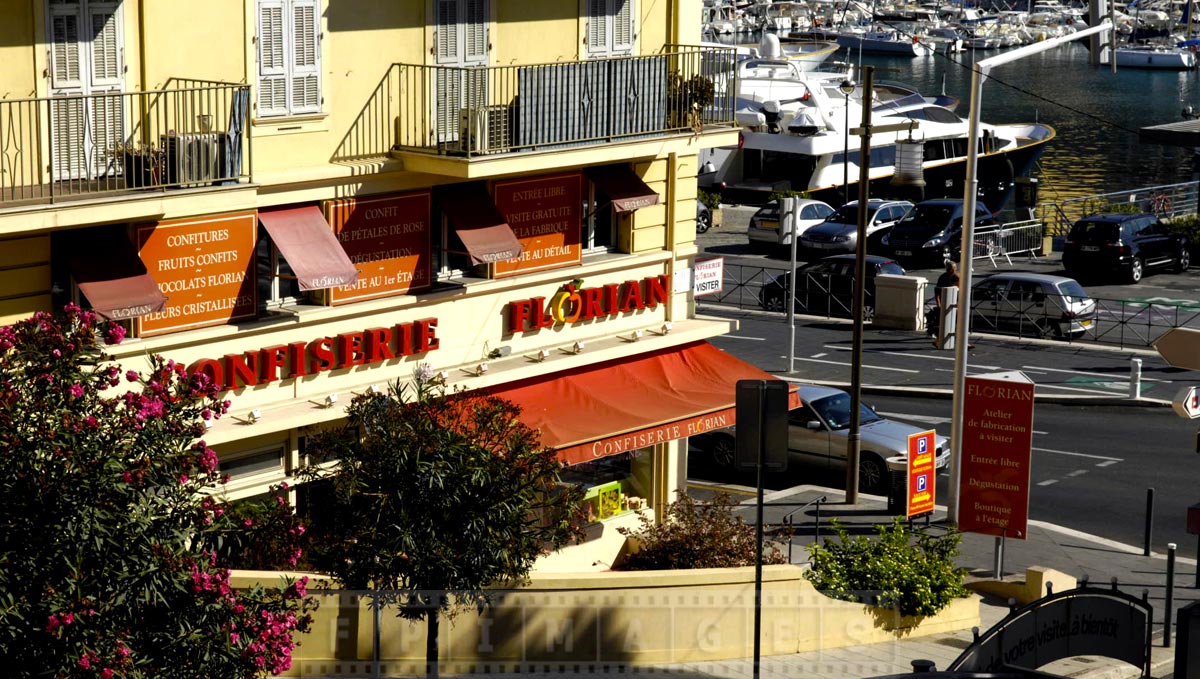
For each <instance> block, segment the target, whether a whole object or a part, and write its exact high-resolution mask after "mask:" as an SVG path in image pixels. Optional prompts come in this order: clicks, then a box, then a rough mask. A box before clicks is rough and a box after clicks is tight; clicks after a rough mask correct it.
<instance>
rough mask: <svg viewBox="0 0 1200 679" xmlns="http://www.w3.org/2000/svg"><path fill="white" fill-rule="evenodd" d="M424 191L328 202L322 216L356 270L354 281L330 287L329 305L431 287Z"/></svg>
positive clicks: (428, 205)
mask: <svg viewBox="0 0 1200 679" xmlns="http://www.w3.org/2000/svg"><path fill="white" fill-rule="evenodd" d="M431 195H432V194H430V192H429V191H421V192H418V193H410V194H405V195H396V196H386V197H382V198H371V199H367V200H358V199H355V198H348V199H345V200H330V201H326V203H325V218H326V219H327V220H329V225H330V226H332V227H333V233H334V234H335V235H336V236H337V239H338V242H339V243H341V244H342V249H344V250H345V251H346V255H347V256H349V257H350V261H351V262H354V265H355V267H357V268H358V271H359V276H358V282H357V283H355V284H354V285H345V286H341V287H337V288H333V289H331V290H330V295H331V300H330V301H331V302H332V303H333V304H345V303H346V302H358V301H361V300H364V299H374V298H376V297H387V296H388V295H401V294H404V293H406V292H412V291H415V290H423V289H425V288H428V287H430V286H432V285H433V256H432V252H431V247H432V246H431V244H430V230H429V224H430V221H431V217H430V211H431V209H432V208H431V205H432V198H431Z"/></svg>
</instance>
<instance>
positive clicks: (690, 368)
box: [492, 342, 800, 464]
mask: <svg viewBox="0 0 1200 679" xmlns="http://www.w3.org/2000/svg"><path fill="white" fill-rule="evenodd" d="M743 379H775V377H774V376H773V375H771V374H769V373H766V372H763V371H762V370H760V369H758V368H756V367H754V366H752V365H750V364H749V363H746V362H744V361H742V360H739V359H737V358H734V357H733V356H730V355H729V354H727V353H725V352H723V351H721V350H720V349H717V348H716V347H714V346H712V345H711V344H709V343H707V342H695V343H692V344H686V345H683V346H681V347H671V348H668V349H662V350H659V351H653V352H649V353H645V354H640V355H638V356H635V357H632V358H628V359H622V360H617V361H608V362H605V363H598V364H595V365H589V366H585V367H581V368H575V369H573V370H567V371H564V372H560V373H557V374H555V375H552V376H546V377H540V378H535V379H531V380H523V381H521V382H517V383H514V384H512V385H507V386H506V387H504V388H501V389H497V390H493V392H492V393H493V394H495V395H496V396H500V397H503V398H506V399H509V400H511V401H514V402H515V403H517V404H518V405H520V406H521V419H522V421H524V422H525V423H526V424H528V425H529V426H531V427H534V428H536V429H540V430H541V434H542V444H543V445H546V446H550V447H552V448H555V449H557V450H558V454H559V457H560V458H561V459H562V460H563V461H565V462H567V463H568V464H578V463H580V462H587V461H589V460H594V459H596V458H600V457H605V456H607V455H615V454H617V453H624V452H628V451H632V450H637V449H639V448H644V447H646V446H650V445H653V444H656V443H664V442H666V441H672V440H675V439H679V438H683V437H686V436H693V435H696V434H701V433H704V432H706V431H710V430H713V429H721V428H724V427H728V426H730V425H732V424H733V423H734V414H735V405H736V395H735V391H736V384H737V382H738V380H743ZM791 401H792V402H791V404H790V405H791V407H793V408H795V407H798V406H799V405H800V403H799V396H798V395H796V393H795V392H793V393H792V398H791Z"/></svg>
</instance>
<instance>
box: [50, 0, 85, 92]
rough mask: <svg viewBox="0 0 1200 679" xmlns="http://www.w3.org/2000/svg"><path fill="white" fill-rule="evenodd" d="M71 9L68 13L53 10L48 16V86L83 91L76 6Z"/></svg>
mask: <svg viewBox="0 0 1200 679" xmlns="http://www.w3.org/2000/svg"><path fill="white" fill-rule="evenodd" d="M64 9H65V8H64ZM72 10H73V11H72V12H71V13H70V14H59V13H57V12H55V13H54V14H53V15H52V16H51V17H50V35H51V41H52V42H53V45H52V46H51V48H50V88H51V89H52V90H55V91H62V90H78V91H79V92H82V91H83V74H82V72H81V71H82V66H81V64H80V61H79V60H80V58H81V56H82V55H81V54H80V45H79V10H78V6H75V7H74V8H72Z"/></svg>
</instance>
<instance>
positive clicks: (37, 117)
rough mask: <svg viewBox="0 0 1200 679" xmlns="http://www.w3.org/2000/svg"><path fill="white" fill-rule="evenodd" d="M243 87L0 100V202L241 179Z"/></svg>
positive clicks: (245, 174)
mask: <svg viewBox="0 0 1200 679" xmlns="http://www.w3.org/2000/svg"><path fill="white" fill-rule="evenodd" d="M249 110H250V87H249V86H248V85H242V84H235V83H223V82H214V81H207V80H191V79H181V78H172V79H171V80H170V81H168V83H167V86H166V87H165V88H163V89H161V90H155V91H146V92H102V93H96V94H88V95H69V96H57V97H40V98H35V99H7V100H0V129H3V130H4V134H3V135H0V208H4V207H12V206H16V205H23V204H37V203H45V202H55V201H57V200H60V199H68V198H80V197H87V196H92V195H103V194H110V193H116V192H125V191H136V190H146V189H165V188H169V187H192V186H211V185H220V184H236V183H238V182H239V181H241V180H247V179H249V167H250V137H249V135H247V134H246V130H247V121H248V115H249Z"/></svg>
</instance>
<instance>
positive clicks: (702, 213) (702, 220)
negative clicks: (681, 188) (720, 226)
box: [696, 201, 712, 234]
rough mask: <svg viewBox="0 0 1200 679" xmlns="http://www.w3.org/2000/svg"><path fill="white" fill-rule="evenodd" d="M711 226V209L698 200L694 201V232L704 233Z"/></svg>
mask: <svg viewBox="0 0 1200 679" xmlns="http://www.w3.org/2000/svg"><path fill="white" fill-rule="evenodd" d="M711 228H712V210H710V209H708V206H707V205H705V204H704V203H702V202H700V201H696V233H698V234H699V233H704V232H705V231H708V230H709V229H711Z"/></svg>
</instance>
